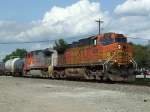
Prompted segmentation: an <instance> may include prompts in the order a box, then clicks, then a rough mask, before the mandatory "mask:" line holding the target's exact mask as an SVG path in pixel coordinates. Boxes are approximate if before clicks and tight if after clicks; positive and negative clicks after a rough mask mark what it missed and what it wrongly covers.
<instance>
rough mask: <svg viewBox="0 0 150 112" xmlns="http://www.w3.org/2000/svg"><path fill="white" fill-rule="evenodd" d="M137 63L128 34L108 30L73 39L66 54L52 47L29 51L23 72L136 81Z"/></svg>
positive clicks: (60, 76)
mask: <svg viewBox="0 0 150 112" xmlns="http://www.w3.org/2000/svg"><path fill="white" fill-rule="evenodd" d="M136 67H137V64H136V62H135V61H134V59H133V48H132V46H131V45H130V44H128V43H127V37H126V36H124V35H123V34H116V33H105V34H101V35H96V36H92V37H88V38H85V39H81V40H79V41H77V42H73V43H72V44H69V48H68V49H67V50H66V51H65V52H64V53H63V54H58V53H57V51H55V50H53V49H44V50H36V51H31V52H28V53H27V55H26V57H25V62H24V68H23V76H37V75H38V76H40V77H49V78H58V79H63V78H66V79H67V78H78V79H86V80H112V81H134V80H135V75H134V72H135V70H136Z"/></svg>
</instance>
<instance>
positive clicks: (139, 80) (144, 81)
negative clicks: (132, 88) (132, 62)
mask: <svg viewBox="0 0 150 112" xmlns="http://www.w3.org/2000/svg"><path fill="white" fill-rule="evenodd" d="M132 84H135V85H143V86H150V78H149V79H148V78H137V79H136V80H135V81H134V82H132Z"/></svg>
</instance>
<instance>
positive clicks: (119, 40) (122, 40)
mask: <svg viewBox="0 0 150 112" xmlns="http://www.w3.org/2000/svg"><path fill="white" fill-rule="evenodd" d="M115 42H122V43H127V38H115Z"/></svg>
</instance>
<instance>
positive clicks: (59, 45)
mask: <svg viewBox="0 0 150 112" xmlns="http://www.w3.org/2000/svg"><path fill="white" fill-rule="evenodd" d="M68 47H69V46H68V44H67V42H66V41H64V40H63V39H59V40H57V41H55V45H54V47H53V48H54V49H55V50H56V51H57V52H58V53H59V54H63V53H64V52H65V51H66V49H67V48H68Z"/></svg>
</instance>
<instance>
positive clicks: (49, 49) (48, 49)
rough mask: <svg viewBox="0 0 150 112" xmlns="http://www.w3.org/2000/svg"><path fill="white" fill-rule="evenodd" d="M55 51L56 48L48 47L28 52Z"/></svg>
mask: <svg viewBox="0 0 150 112" xmlns="http://www.w3.org/2000/svg"><path fill="white" fill-rule="evenodd" d="M53 51H54V49H51V48H46V49H40V50H34V51H30V52H28V53H38V52H51V53H53Z"/></svg>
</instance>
